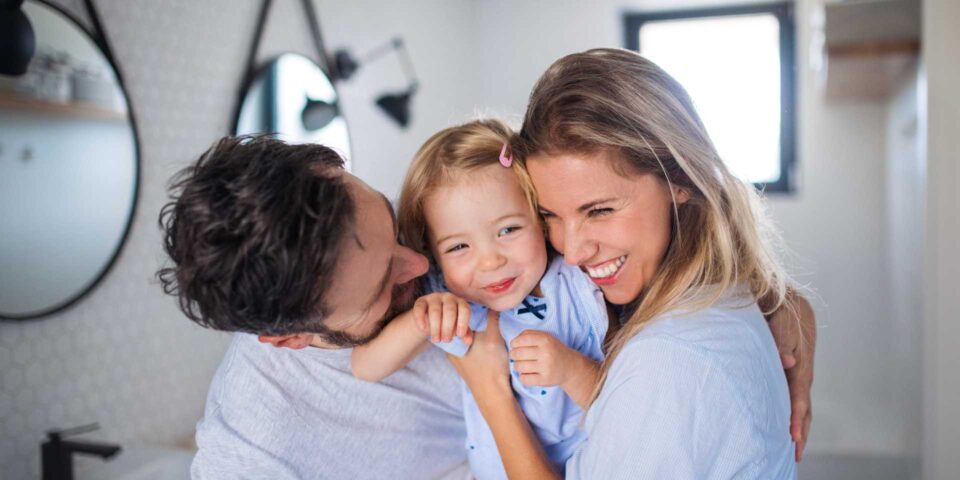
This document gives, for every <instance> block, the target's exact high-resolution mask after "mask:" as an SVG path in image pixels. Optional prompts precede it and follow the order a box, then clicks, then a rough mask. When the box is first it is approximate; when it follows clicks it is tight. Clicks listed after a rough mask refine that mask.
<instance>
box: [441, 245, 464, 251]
mask: <svg viewBox="0 0 960 480" xmlns="http://www.w3.org/2000/svg"><path fill="white" fill-rule="evenodd" d="M465 248H467V244H466V243H458V244H456V245H454V246H452V247H450V248H448V249H446V250H444V252H443V253H453V252H458V251H460V250H463V249H465Z"/></svg>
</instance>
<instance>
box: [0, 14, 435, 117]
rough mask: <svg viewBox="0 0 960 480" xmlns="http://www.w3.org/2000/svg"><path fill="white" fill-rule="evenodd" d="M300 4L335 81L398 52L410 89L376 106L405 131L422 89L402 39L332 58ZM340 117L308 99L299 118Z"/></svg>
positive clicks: (330, 106) (250, 70)
mask: <svg viewBox="0 0 960 480" xmlns="http://www.w3.org/2000/svg"><path fill="white" fill-rule="evenodd" d="M0 1H4V0H0ZM271 3H272V0H263V3H262V4H261V7H260V18H259V20H258V22H257V28H256V32H255V33H254V39H253V44H252V45H251V48H250V52H249V54H248V56H247V69H246V75H245V80H244V85H249V84H250V82H251V81H252V79H253V78H254V76H255V74H256V70H255V68H254V64H255V60H256V53H257V50H258V48H259V45H260V37H261V36H262V35H263V29H264V25H265V23H266V19H267V15H268V13H269V11H270V6H271ZM301 4H302V6H303V10H304V13H305V14H306V17H307V21H308V22H309V25H310V34H311V36H312V37H313V43H314V47H316V50H317V54H318V55H319V56H320V60H321V61H322V63H323V64H324V65H322V66H321V68H322V69H323V70H324V73H326V74H327V77H328V78H329V79H330V80H331V81H332V82H337V81H340V80H347V79H349V78H351V77H352V76H353V74H354V73H356V71H357V69H359V68H360V66H361V65H363V64H367V63H370V62H372V61H374V60H377V59H378V58H381V57H383V56H384V55H386V54H388V53H391V52H397V54H398V56H399V58H400V64H401V67H402V68H403V72H404V75H405V76H406V77H407V82H408V86H407V89H406V90H403V91H400V92H393V93H384V94H381V95H380V96H378V97H377V99H376V101H375V103H376V105H377V106H378V107H380V109H381V110H383V111H384V113H386V114H387V116H389V117H390V118H391V119H393V120H394V121H395V122H397V124H398V125H400V126H401V127H404V128H405V127H407V125H409V124H410V101H411V99H412V97H413V95H414V93H416V91H417V89H418V88H419V82H418V81H417V77H416V73H414V71H413V62H411V61H410V55H409V54H408V53H407V49H406V46H405V45H404V42H403V39H401V38H399V37H397V38H394V39H392V40H390V41H389V42H387V43H385V44H383V45H381V46H379V47H377V48H375V49H373V50H371V51H370V52H368V53H367V54H366V55H364V56H363V57H361V59H360V60H359V61H358V60H357V59H356V58H355V57H354V56H353V55H352V54H350V52H349V51H347V50H345V49H340V50H337V51H336V52H335V53H334V55H333V58H332V59H331V58H330V56H329V55H328V54H327V50H326V49H325V48H324V46H323V38H322V37H321V35H320V25H319V22H318V20H317V14H316V11H315V10H314V7H313V2H312V1H311V0H301ZM241 96H242V92H241ZM241 104H242V99H241V100H240V102H239V103H238V104H237V112H239V108H240V105H241ZM339 114H340V106H339V105H337V104H336V103H329V102H326V101H324V100H320V99H315V98H310V97H307V98H306V103H305V105H304V107H303V111H302V112H301V115H300V117H301V120H302V122H303V127H304V128H305V129H307V130H320V129H323V128H324V127H326V126H327V125H328V124H329V123H330V122H331V121H332V120H333V119H334V118H336V117H337V116H338V115H339ZM235 118H236V117H235Z"/></svg>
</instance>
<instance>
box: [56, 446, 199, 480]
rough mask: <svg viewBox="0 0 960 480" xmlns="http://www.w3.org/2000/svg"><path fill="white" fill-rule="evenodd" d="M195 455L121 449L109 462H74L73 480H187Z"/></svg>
mask: <svg viewBox="0 0 960 480" xmlns="http://www.w3.org/2000/svg"><path fill="white" fill-rule="evenodd" d="M193 454H194V452H192V451H190V450H183V449H177V448H170V447H157V446H149V445H130V446H127V445H124V446H123V450H121V451H120V453H119V454H118V455H117V456H116V457H114V458H113V459H111V460H109V461H103V460H100V459H91V458H82V457H79V456H78V457H75V458H74V479H75V480H189V479H190V462H191V461H193Z"/></svg>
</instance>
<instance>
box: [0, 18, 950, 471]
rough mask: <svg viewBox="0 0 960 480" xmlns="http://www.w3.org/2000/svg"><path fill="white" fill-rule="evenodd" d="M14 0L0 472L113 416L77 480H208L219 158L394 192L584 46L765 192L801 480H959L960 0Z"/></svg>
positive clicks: (518, 112)
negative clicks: (279, 164) (213, 200)
mask: <svg viewBox="0 0 960 480" xmlns="http://www.w3.org/2000/svg"><path fill="white" fill-rule="evenodd" d="M20 3H23V5H19V4H20ZM0 5H2V7H0V18H2V19H3V22H4V23H2V25H5V26H9V27H4V28H3V29H0V30H5V31H6V33H3V34H0V39H2V40H0V42H3V43H4V45H3V49H4V50H5V51H6V54H8V58H7V59H4V60H3V61H4V62H9V65H5V66H4V68H8V69H9V70H6V71H4V72H3V74H0V229H2V233H0V249H2V250H0V290H2V291H0V317H3V318H4V320H2V321H0V478H2V479H31V478H39V477H40V444H41V443H42V442H43V441H44V440H45V439H46V438H47V432H48V431H50V430H61V429H65V428H68V427H77V426H83V425H87V424H90V423H92V422H98V424H99V430H97V431H95V432H89V433H86V434H85V435H84V438H91V439H96V440H99V441H103V442H108V443H111V444H119V445H122V446H123V448H124V451H123V452H121V453H120V454H119V455H116V458H114V459H112V460H111V461H110V462H107V463H104V462H103V461H102V460H101V459H99V458H78V459H77V461H76V469H77V477H78V478H171V479H173V478H187V476H188V474H187V467H188V465H189V459H190V457H191V450H190V449H191V448H192V437H193V431H194V426H195V424H196V422H197V420H198V419H199V418H200V416H201V415H202V412H203V406H204V400H205V397H206V392H207V386H208V384H209V382H210V379H211V378H212V375H213V372H214V371H215V369H216V367H217V365H218V364H219V361H220V359H221V356H222V354H223V352H224V350H225V348H226V346H227V342H228V340H229V338H230V336H229V335H228V334H224V333H218V332H213V331H208V330H203V329H201V328H200V327H198V326H196V325H194V324H193V323H191V322H189V321H188V320H186V319H185V317H184V316H183V315H182V314H181V313H180V312H179V310H178V309H177V306H176V304H175V301H174V300H173V299H172V298H170V297H168V296H165V295H164V294H163V292H162V291H161V289H160V287H159V285H158V282H157V281H156V280H155V278H154V272H155V271H156V270H157V268H158V267H159V266H161V265H162V264H164V262H165V256H164V254H163V252H162V250H161V231H160V229H159V227H158V225H157V216H158V213H159V210H160V208H161V206H162V205H163V204H164V203H165V202H166V201H167V187H168V182H169V180H170V178H171V176H172V175H173V174H174V173H175V172H176V171H177V170H179V169H180V168H182V167H184V166H186V165H188V164H189V163H191V162H193V161H194V160H195V159H196V157H197V156H198V155H199V154H200V153H201V152H202V151H204V150H205V149H206V148H207V147H208V146H209V145H210V144H211V143H212V142H214V141H215V140H216V139H218V138H219V137H220V136H223V135H226V134H230V133H234V132H241V133H243V132H256V131H280V132H282V133H283V135H284V136H285V138H287V139H289V140H291V141H313V142H321V143H325V144H330V145H332V146H334V147H335V148H336V149H337V150H338V151H340V152H341V153H343V154H344V156H346V157H347V158H348V159H349V164H350V168H351V169H352V171H353V172H354V173H355V174H356V175H358V176H360V177H361V178H362V179H364V180H365V181H366V182H368V183H369V184H370V185H372V186H373V187H374V188H377V189H379V190H381V191H383V192H384V193H385V194H386V195H387V196H388V197H391V198H394V197H395V196H396V195H397V193H398V190H399V186H400V182H401V179H402V177H403V174H404V172H405V170H406V167H407V165H408V163H409V160H410V159H411V157H412V156H413V154H414V152H415V151H416V149H417V148H418V147H419V145H420V144H421V143H422V142H423V141H424V140H426V139H427V138H428V137H429V136H430V135H431V134H432V133H434V132H435V131H437V130H439V129H441V128H444V127H446V126H449V125H451V124H454V123H458V122H463V121H466V120H469V119H471V118H474V117H476V116H478V115H484V116H500V117H503V118H506V119H507V120H510V121H512V122H513V123H514V124H515V126H519V124H520V120H521V119H522V114H523V112H524V108H525V106H526V101H527V96H528V94H529V92H530V90H531V88H532V86H533V84H534V82H535V81H536V79H537V78H538V77H539V75H540V74H541V73H542V72H543V71H544V70H545V69H546V68H547V66H549V65H550V64H551V63H552V62H553V61H554V60H556V59H557V58H559V57H561V56H563V55H565V54H569V53H573V52H578V51H582V50H585V49H589V48H593V47H622V48H633V49H639V50H640V51H641V52H642V53H643V54H644V55H647V56H649V57H650V58H651V59H653V60H655V61H657V62H658V63H659V64H661V65H662V66H663V67H664V68H665V69H667V71H668V72H670V73H671V74H673V75H675V76H676V77H677V78H678V79H679V80H680V81H681V82H682V83H683V84H684V85H685V86H686V87H687V88H688V90H689V91H690V93H691V95H692V96H693V97H694V101H695V102H696V103H697V106H698V108H699V109H700V112H701V114H702V116H703V118H704V121H705V123H706V124H707V128H708V130H709V131H710V133H711V136H712V137H713V138H714V141H715V143H716V144H717V146H718V148H719V149H720V151H721V154H722V155H723V156H724V157H725V158H726V159H728V161H729V162H730V165H731V168H733V169H734V170H735V171H736V172H737V173H738V174H739V175H741V176H742V177H743V178H744V179H746V180H749V181H752V182H755V183H757V184H758V186H759V187H761V188H764V189H765V191H766V192H767V193H766V196H767V198H768V200H769V206H770V210H771V213H772V215H773V216H774V218H775V219H776V222H777V224H778V226H779V227H780V228H781V229H782V231H783V234H784V237H785V238H786V241H787V244H788V245H789V247H790V249H791V255H790V259H789V260H790V267H791V269H792V271H793V272H794V273H795V275H796V278H797V280H798V281H800V282H801V283H802V284H804V285H807V286H809V287H810V289H811V290H810V291H811V300H812V303H813V305H814V309H815V311H816V313H817V320H818V324H819V339H818V343H817V356H816V370H815V372H816V374H815V382H814V386H813V411H814V422H813V429H812V432H811V438H810V441H809V444H808V446H807V456H806V458H805V460H804V461H803V462H802V463H801V465H800V478H803V479H834V478H836V479H860V478H864V479H867V478H870V479H918V478H925V479H927V478H929V479H948V478H960V455H956V452H957V450H956V449H957V445H960V406H958V405H960V382H958V375H957V373H956V372H955V371H954V365H955V364H956V363H957V362H958V361H960V354H958V353H957V349H956V347H955V346H954V345H956V344H958V343H960V325H958V322H957V320H958V317H960V314H958V313H960V286H958V285H960V283H958V280H957V278H958V275H960V255H958V253H957V251H956V247H957V245H960V219H958V217H960V216H958V210H960V194H958V190H957V188H956V185H957V182H958V181H960V96H958V95H957V93H956V86H957V85H960V60H958V59H960V57H958V54H957V50H958V48H960V33H958V32H960V29H957V23H958V22H960V2H958V1H956V0H923V1H921V0H864V1H853V0H851V1H822V0H797V1H795V2H785V3H769V2H751V1H748V0H736V1H729V2H728V1H721V0H709V1H708V0H676V1H669V0H632V1H628V0H596V1H591V2H582V1H567V0H557V1H534V0H527V1H506V0H410V1H403V2H386V1H382V2H378V1H360V0H358V1H350V2H338V1H332V0H330V1H328V0H313V1H307V2H301V1H300V0H273V1H272V2H261V1H260V0H242V1H229V0H202V1H188V0H169V1H164V2H154V1H149V0H94V1H89V0H87V1H80V0H73V1H67V0H53V1H49V2H47V1H44V2H39V1H34V0H27V1H25V2H19V1H15V2H7V1H4V2H0ZM265 5H267V7H268V8H264V7H265ZM20 13H22V14H23V15H25V16H26V18H27V19H28V21H29V24H30V30H31V32H30V33H31V35H32V37H31V38H33V40H34V43H33V45H26V44H25V43H24V42H25V40H23V39H24V38H27V33H26V32H25V31H24V30H23V28H24V27H23V26H22V25H23V23H22V22H21V21H20V20H21V15H19V14H20ZM311 20H314V21H315V23H312V22H311ZM17 22H20V23H17ZM314 27H315V28H314ZM18 28H19V29H20V30H17V29H18ZM8 45H9V48H8ZM14 46H16V48H14ZM27 47H30V48H29V49H28V48H27ZM26 50H30V52H29V53H31V55H30V56H29V58H27V59H26V60H24V61H21V62H20V63H17V58H16V57H17V56H18V55H20V53H22V52H21V51H23V52H26ZM20 57H23V55H20ZM18 69H19V70H18ZM20 70H22V71H20ZM15 72H19V73H15ZM68 433H71V432H65V434H68ZM108 453H109V452H107V453H105V454H104V455H106V456H109V455H108Z"/></svg>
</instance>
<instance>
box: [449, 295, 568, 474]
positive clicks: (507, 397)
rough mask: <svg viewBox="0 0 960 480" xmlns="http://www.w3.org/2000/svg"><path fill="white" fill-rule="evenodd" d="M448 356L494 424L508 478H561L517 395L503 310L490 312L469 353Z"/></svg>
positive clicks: (486, 416)
mask: <svg viewBox="0 0 960 480" xmlns="http://www.w3.org/2000/svg"><path fill="white" fill-rule="evenodd" d="M447 358H449V359H450V362H451V363H453V366H454V368H456V369H457V372H458V373H460V376H461V377H462V378H463V381H464V382H466V384H467V387H469V388H470V392H471V393H472V394H473V398H474V399H475V400H476V401H477V406H478V407H480V414H482V415H483V419H484V420H486V421H487V425H489V426H490V431H491V432H492V433H493V439H494V441H495V442H496V443H497V450H498V451H499V452H500V459H501V460H503V468H504V469H505V470H506V472H507V478H536V479H544V480H549V479H558V478H560V477H559V476H558V475H557V473H556V472H554V471H553V467H552V466H551V465H550V462H549V461H548V460H547V456H546V454H544V453H543V447H541V446H540V442H539V441H537V437H536V436H535V435H534V433H533V429H532V428H531V427H530V424H529V423H528V422H527V418H526V417H525V416H524V415H523V411H522V410H521V409H520V405H519V404H518V403H517V401H516V399H514V398H513V390H512V389H511V388H510V367H509V366H508V364H507V348H506V346H505V345H504V344H503V337H501V336H500V313H499V312H494V311H490V312H489V313H488V314H487V329H486V330H485V331H483V332H476V333H475V334H474V340H473V345H472V346H471V347H470V350H468V351H467V354H466V355H464V356H463V357H459V358H458V357H455V356H453V355H447Z"/></svg>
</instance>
